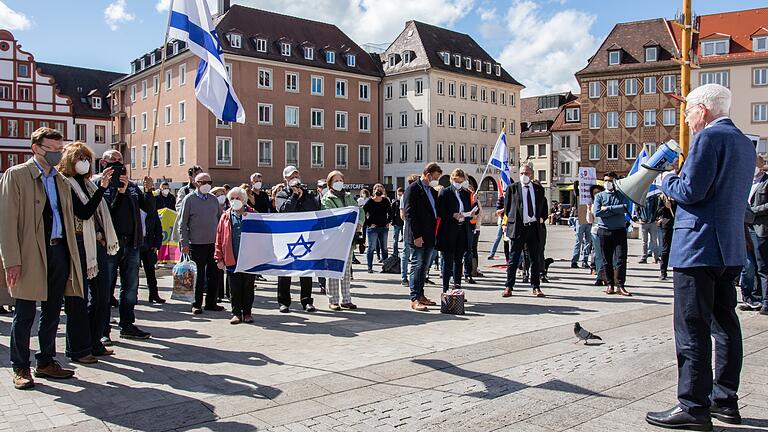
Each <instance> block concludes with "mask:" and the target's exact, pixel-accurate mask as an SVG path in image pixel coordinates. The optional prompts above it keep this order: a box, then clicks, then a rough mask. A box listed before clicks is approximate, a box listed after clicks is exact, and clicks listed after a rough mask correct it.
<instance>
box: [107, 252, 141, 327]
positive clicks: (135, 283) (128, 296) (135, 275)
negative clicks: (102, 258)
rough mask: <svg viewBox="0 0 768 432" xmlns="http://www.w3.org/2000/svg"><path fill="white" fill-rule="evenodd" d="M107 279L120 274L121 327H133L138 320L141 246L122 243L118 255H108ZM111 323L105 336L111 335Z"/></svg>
mask: <svg viewBox="0 0 768 432" xmlns="http://www.w3.org/2000/svg"><path fill="white" fill-rule="evenodd" d="M105 270H106V273H107V274H106V277H107V280H109V281H113V280H115V277H116V275H118V274H119V275H120V297H119V298H118V300H119V303H120V307H119V311H120V321H119V325H120V328H121V329H127V328H131V327H133V325H134V323H135V322H136V314H135V313H134V308H135V307H136V303H138V297H139V248H135V247H130V246H126V245H121V246H120V250H119V251H118V252H117V255H108V256H107V266H106V269H105ZM109 331H110V326H109V323H107V325H106V326H105V328H104V336H107V337H108V336H109Z"/></svg>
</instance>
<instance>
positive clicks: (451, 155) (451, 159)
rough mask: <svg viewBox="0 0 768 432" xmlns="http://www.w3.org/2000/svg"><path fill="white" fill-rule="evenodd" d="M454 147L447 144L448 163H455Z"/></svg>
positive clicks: (452, 144) (451, 144)
mask: <svg viewBox="0 0 768 432" xmlns="http://www.w3.org/2000/svg"><path fill="white" fill-rule="evenodd" d="M455 147H456V144H454V143H448V162H456V154H455Z"/></svg>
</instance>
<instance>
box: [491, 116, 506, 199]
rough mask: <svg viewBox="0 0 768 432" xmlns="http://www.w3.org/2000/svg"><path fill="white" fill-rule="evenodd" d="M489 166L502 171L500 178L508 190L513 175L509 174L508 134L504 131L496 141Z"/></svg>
mask: <svg viewBox="0 0 768 432" xmlns="http://www.w3.org/2000/svg"><path fill="white" fill-rule="evenodd" d="M488 165H490V166H492V167H494V168H496V169H498V170H500V171H501V173H500V174H499V176H500V177H501V183H502V184H503V186H504V189H503V190H506V189H507V188H508V187H509V185H511V184H512V175H511V174H510V172H509V148H508V147H507V134H506V133H504V129H502V130H501V133H500V134H499V139H497V140H496V146H495V147H494V148H493V153H492V154H491V159H490V160H488Z"/></svg>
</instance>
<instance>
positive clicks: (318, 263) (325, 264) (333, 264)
mask: <svg viewBox="0 0 768 432" xmlns="http://www.w3.org/2000/svg"><path fill="white" fill-rule="evenodd" d="M243 225H245V221H243ZM267 270H299V271H302V270H328V271H334V272H339V273H341V272H343V271H344V260H337V259H332V258H326V259H318V260H295V261H293V262H290V263H288V264H283V265H274V264H261V265H257V266H255V267H252V268H250V269H248V270H246V273H259V272H263V271H267Z"/></svg>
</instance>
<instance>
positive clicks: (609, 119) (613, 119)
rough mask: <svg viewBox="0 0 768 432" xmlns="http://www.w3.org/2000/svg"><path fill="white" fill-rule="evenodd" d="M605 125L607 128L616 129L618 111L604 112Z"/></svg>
mask: <svg viewBox="0 0 768 432" xmlns="http://www.w3.org/2000/svg"><path fill="white" fill-rule="evenodd" d="M605 127H607V128H608V129H616V128H618V127H619V113H618V112H616V111H610V112H607V113H605Z"/></svg>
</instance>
